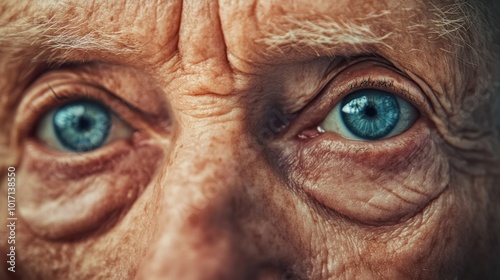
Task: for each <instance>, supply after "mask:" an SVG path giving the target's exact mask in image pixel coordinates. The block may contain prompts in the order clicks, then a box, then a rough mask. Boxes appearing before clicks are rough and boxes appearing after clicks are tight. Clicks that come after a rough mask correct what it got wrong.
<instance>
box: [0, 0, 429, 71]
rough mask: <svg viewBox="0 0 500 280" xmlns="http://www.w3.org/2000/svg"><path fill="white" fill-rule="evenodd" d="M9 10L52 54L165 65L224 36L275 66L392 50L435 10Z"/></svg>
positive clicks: (275, 4) (145, 5)
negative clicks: (70, 52)
mask: <svg viewBox="0 0 500 280" xmlns="http://www.w3.org/2000/svg"><path fill="white" fill-rule="evenodd" d="M3 6H4V7H3V8H2V10H3V11H5V13H4V15H3V16H2V18H1V20H2V25H6V26H10V27H11V30H14V29H16V28H18V29H20V30H19V31H25V32H26V35H32V36H37V35H40V37H45V38H46V40H49V42H45V43H46V46H48V47H50V45H51V44H52V45H53V46H57V48H64V47H77V48H78V47H79V48H82V49H85V48H87V49H98V48H99V47H101V48H103V49H108V50H109V49H116V50H120V52H124V51H126V50H129V51H136V52H138V53H140V55H141V56H143V57H144V58H147V59H152V60H153V59H157V60H161V59H162V58H165V57H166V58H168V57H169V56H170V55H172V53H173V52H175V50H176V48H177V47H178V43H179V41H182V40H183V39H184V38H180V36H184V37H185V38H186V40H191V43H193V44H191V45H196V44H195V43H203V45H204V47H206V45H207V43H208V42H211V41H213V39H214V37H220V39H222V40H224V42H223V44H224V48H227V51H228V52H230V53H232V54H234V55H235V56H237V57H241V58H244V59H248V60H250V61H257V62H259V61H266V62H269V57H268V56H267V57H263V53H262V52H264V51H267V52H270V53H271V54H273V55H274V53H286V54H295V55H298V54H299V53H300V54H304V53H311V54H317V55H321V54H326V55H334V54H336V53H338V52H339V51H340V49H341V48H343V49H344V51H345V49H346V48H347V47H346V45H356V46H357V47H359V48H361V47H364V45H363V44H364V43H366V44H373V45H375V44H377V43H383V44H380V45H385V47H386V48H391V45H392V44H391V40H399V39H400V38H397V37H398V34H400V33H406V31H408V30H409V29H411V28H413V29H416V28H418V26H422V22H423V21H424V22H425V20H424V19H422V16H421V14H422V13H421V12H420V11H421V10H423V9H425V8H429V7H425V5H424V4H422V3H418V2H415V1H398V2H395V1H387V2H386V1H367V0H344V1H306V0H298V1H223V2H221V3H217V2H215V1H194V0H193V1H140V2H130V1H64V2H55V1H36V2H24V3H23V2H16V1H10V2H7V3H5V4H4V5H3ZM4 29H5V27H4ZM5 30H6V31H8V30H9V29H5ZM28 31H29V32H28ZM417 31H418V30H417ZM36 32H38V33H41V34H36ZM2 33H5V32H3V30H2ZM31 33H35V34H31ZM196 33H202V34H203V35H202V36H201V37H203V39H205V40H208V41H204V42H199V41H196V40H194V41H192V39H196V38H194V37H200V35H193V34H196ZM415 33H418V32H415ZM18 35H19V33H18ZM53 35H58V36H53ZM32 39H43V38H32ZM198 39H199V38H198ZM2 43H6V42H2ZM214 43H215V42H214ZM414 43H415V42H414ZM72 45H73V46H72ZM190 47H191V48H192V47H193V46H190ZM349 47H351V46H349ZM201 53H203V52H201ZM265 54H267V53H265ZM151 57H154V58H151Z"/></svg>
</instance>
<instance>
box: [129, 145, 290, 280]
mask: <svg viewBox="0 0 500 280" xmlns="http://www.w3.org/2000/svg"><path fill="white" fill-rule="evenodd" d="M176 142H177V143H182V144H176V147H175V148H174V150H173V152H172V154H171V156H170V158H171V160H170V161H169V162H170V163H169V164H166V166H165V169H164V171H163V172H162V174H164V175H163V176H160V177H163V178H162V179H160V180H159V181H158V184H159V185H160V186H159V188H160V189H161V191H160V193H161V195H160V197H161V198H160V200H159V201H160V203H159V208H158V209H159V210H158V215H157V217H154V219H155V220H156V226H157V228H156V233H155V237H154V238H153V240H154V241H153V243H151V245H150V248H149V250H148V252H147V255H146V256H145V258H144V259H143V260H142V264H141V265H140V268H139V272H138V276H137V278H136V279H153V280H154V279H200V280H201V279H203V280H204V279H206V280H209V279H281V278H280V273H279V271H278V270H276V269H274V268H270V267H269V266H268V265H262V260H261V258H260V257H259V256H258V254H257V253H256V250H255V248H254V241H255V240H253V239H252V238H251V237H249V234H247V232H246V231H245V229H244V226H242V221H245V220H246V221H248V220H249V219H251V218H250V217H248V215H250V214H248V212H249V211H248V209H249V208H250V207H251V201H252V197H251V196H250V195H249V194H248V193H249V192H247V191H246V190H245V188H248V187H249V185H248V184H247V185H245V184H244V182H245V178H246V176H247V174H245V172H244V170H245V169H244V168H242V167H241V166H240V165H241V156H243V155H242V154H238V152H237V150H238V148H237V147H235V146H236V145H235V144H231V143H227V142H223V141H218V140H216V139H214V138H210V137H201V138H200V137H192V138H188V137H186V138H184V139H178V140H177V141H176ZM247 181H248V180H247ZM157 187H158V186H157Z"/></svg>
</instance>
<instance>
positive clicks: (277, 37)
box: [256, 10, 393, 54]
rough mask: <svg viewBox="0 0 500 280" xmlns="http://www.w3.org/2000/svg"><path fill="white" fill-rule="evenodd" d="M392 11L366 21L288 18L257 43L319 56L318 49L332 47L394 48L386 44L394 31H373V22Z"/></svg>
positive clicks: (270, 50)
mask: <svg viewBox="0 0 500 280" xmlns="http://www.w3.org/2000/svg"><path fill="white" fill-rule="evenodd" d="M390 13H391V12H390V11H389V10H386V11H382V12H380V13H378V14H369V15H367V16H365V17H363V18H358V19H356V22H355V21H353V20H340V21H338V20H334V19H332V18H331V17H328V16H324V15H321V16H320V15H315V17H316V18H315V19H314V20H308V19H307V18H306V19H301V17H300V16H299V17H298V16H297V15H285V16H283V17H281V18H280V21H279V23H276V24H273V25H272V28H271V30H273V31H271V32H267V33H265V34H264V37H263V38H261V39H257V40H256V42H258V43H263V44H264V45H266V46H267V49H268V52H271V53H273V52H284V51H285V50H286V49H290V48H293V49H298V50H302V51H304V52H312V53H316V54H319V53H320V50H319V49H318V48H320V47H321V48H322V49H325V48H329V47H334V46H338V45H343V46H350V47H354V48H359V47H361V46H362V45H364V44H366V45H370V44H371V45H374V44H379V45H383V46H385V47H387V48H389V49H392V46H390V45H389V44H387V43H386V39H387V38H389V37H390V36H391V35H392V34H393V32H392V31H388V32H385V33H384V34H383V35H377V34H375V33H374V32H373V30H372V27H371V23H370V24H368V23H363V22H369V21H373V20H375V19H377V18H380V17H383V16H386V15H388V14H390Z"/></svg>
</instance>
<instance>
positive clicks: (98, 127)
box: [36, 99, 132, 152]
mask: <svg viewBox="0 0 500 280" xmlns="http://www.w3.org/2000/svg"><path fill="white" fill-rule="evenodd" d="M131 135H132V129H131V128H130V127H128V125H127V124H125V123H124V121H122V120H121V119H120V118H119V117H118V116H117V115H116V114H115V113H114V112H112V111H111V110H110V109H109V108H107V107H106V106H105V105H103V104H101V103H99V102H97V101H94V100H85V99H84V100H76V101H73V102H69V103H67V104H64V105H62V106H58V107H57V108H55V109H53V110H51V111H50V112H48V113H46V114H45V115H44V116H43V117H42V118H41V120H40V123H39V125H38V128H37V130H36V137H37V138H38V139H39V140H41V141H42V142H43V143H45V144H46V145H47V146H49V147H52V148H54V149H57V150H61V151H68V152H90V151H92V150H95V149H98V148H100V147H102V146H104V145H106V144H108V143H111V142H113V141H115V140H118V139H126V138H128V137H130V136H131Z"/></svg>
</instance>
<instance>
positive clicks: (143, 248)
mask: <svg viewBox="0 0 500 280" xmlns="http://www.w3.org/2000/svg"><path fill="white" fill-rule="evenodd" d="M68 2H71V3H67V6H65V5H61V6H56V5H54V6H50V5H39V6H37V5H38V4H32V5H28V6H25V4H23V3H20V2H16V3H10V4H9V3H7V4H3V5H7V6H8V7H6V8H5V7H4V8H2V9H0V10H1V11H2V12H4V13H5V14H8V15H9V16H4V17H3V19H4V20H5V19H8V20H10V21H15V20H16V19H19V18H28V19H29V18H35V16H40V15H42V16H43V15H47V17H46V18H51V17H53V18H56V19H58V24H61V25H64V24H68V25H71V24H76V22H79V25H78V28H77V33H78V32H82V33H83V32H88V30H100V31H102V32H103V34H104V33H106V32H108V33H113V32H115V33H116V31H117V30H120V32H118V33H117V34H118V35H116V36H118V37H119V38H120V40H121V42H123V43H124V44H125V45H127V46H134V47H133V51H130V52H125V51H124V52H123V53H121V52H113V51H110V52H105V51H102V50H99V49H98V48H95V49H85V50H81V49H78V48H74V49H69V50H64V51H61V52H59V53H58V52H57V50H56V51H54V53H52V56H51V57H46V58H47V60H49V59H52V60H54V61H56V62H57V61H58V59H60V60H64V61H69V62H73V63H71V64H64V63H59V64H58V63H53V64H51V65H50V67H49V68H47V67H46V66H43V63H44V62H43V59H44V58H43V57H42V59H40V58H37V60H31V59H30V57H33V56H34V55H35V54H36V53H37V49H26V50H21V51H19V52H24V53H23V55H22V56H21V57H22V58H21V59H17V60H16V59H10V56H12V57H13V56H14V54H9V53H8V52H7V51H6V50H3V51H2V53H0V55H1V57H0V59H1V60H2V62H1V63H2V67H1V68H0V84H1V87H0V88H2V92H1V93H0V94H2V95H6V94H8V95H10V96H15V95H19V96H20V97H19V98H17V99H15V101H12V102H11V103H8V104H7V103H5V102H4V103H3V107H2V108H1V111H2V112H4V113H3V114H2V115H1V116H2V118H3V119H2V120H1V122H2V124H1V126H2V133H1V134H2V137H3V138H2V139H3V140H2V141H3V142H2V143H0V144H1V145H3V146H4V150H5V152H4V154H3V155H4V156H3V158H2V161H3V162H2V168H3V169H2V175H1V176H2V177H0V178H2V186H1V188H0V190H1V191H2V193H1V195H2V197H1V201H2V203H1V205H2V207H1V209H2V210H1V211H0V217H1V219H0V220H2V221H5V220H6V215H7V211H6V210H5V209H6V207H5V206H4V205H5V204H4V202H5V201H7V198H6V188H5V186H6V180H7V179H6V174H5V173H6V171H5V172H4V170H6V167H7V166H16V170H17V171H16V176H17V179H18V182H17V184H18V187H17V193H16V198H17V217H18V221H17V232H16V256H17V258H16V272H15V273H11V272H8V271H7V265H6V262H5V259H4V258H5V257H6V256H5V253H4V252H7V248H8V247H7V244H6V242H4V240H6V239H7V238H6V236H7V232H6V229H5V226H2V229H1V234H2V235H1V236H2V241H1V243H0V246H1V252H2V256H3V259H2V260H4V261H2V272H1V273H4V274H5V275H3V276H2V277H4V278H2V279H6V278H7V279H16V278H18V279H500V274H499V273H498V270H496V271H495V269H497V268H498V267H499V265H498V264H499V263H500V258H499V253H498V252H500V246H499V239H498V236H499V235H500V230H499V225H500V215H498V213H500V209H499V207H500V193H499V191H498V189H496V188H495V186H498V184H499V183H500V180H499V178H498V174H495V172H496V171H498V170H500V168H499V166H498V161H497V158H498V149H496V148H497V146H496V145H498V138H495V137H496V134H495V132H494V131H493V130H492V129H493V124H492V122H491V121H490V119H491V115H489V114H487V113H484V112H489V111H488V110H491V108H490V107H488V106H489V105H491V102H490V101H489V100H491V98H492V95H491V94H489V95H487V97H485V96H484V95H477V96H476V93H478V92H479V91H480V88H482V87H483V86H484V84H485V83H491V80H487V79H486V80H484V81H482V82H481V83H479V82H475V81H477V80H478V79H479V78H478V76H479V75H480V74H479V73H477V72H474V71H473V70H471V69H472V68H467V67H459V65H458V64H457V63H458V62H457V61H456V60H455V59H454V53H453V51H452V52H450V51H449V50H446V47H443V46H448V45H450V42H449V41H447V39H446V38H443V37H439V36H437V35H435V34H434V35H432V33H431V32H430V31H429V30H430V29H429V30H428V29H426V23H428V22H430V20H431V19H430V17H429V16H430V14H431V13H430V12H429V7H428V6H427V5H430V4H426V3H419V2H418V1H403V2H401V3H400V4H397V6H392V5H396V4H391V3H396V2H397V1H387V3H382V2H379V1H369V0H364V1H362V0H358V1H355V0H353V1H316V2H314V4H311V3H310V2H311V1H305V0H300V1H294V2H293V4H291V3H290V4H285V3H279V1H260V2H254V1H233V2H231V3H229V2H221V3H219V4H217V3H215V2H210V1H194V0H193V1H184V2H183V3H181V2H180V1H171V2H169V3H164V2H162V1H156V2H153V1H151V2H150V3H143V4H141V5H140V6H136V5H135V4H133V3H132V2H128V3H127V4H126V5H117V4H97V3H91V2H90V3H89V4H84V3H83V1H82V3H72V2H73V1H68ZM75 2H76V1H75ZM274 2H276V3H274ZM424 2H425V1H424ZM0 5H2V4H0ZM9 5H10V6H9ZM74 7H78V8H74ZM386 10H388V11H391V13H390V14H384V12H383V11H386ZM367 11H370V13H368V12H367ZM369 14H370V15H381V16H372V17H370V16H367V15H369ZM410 15H413V16H410ZM285 16H286V17H288V18H292V19H293V18H296V20H297V21H299V22H300V21H302V22H307V21H314V20H317V19H320V18H323V19H325V18H326V19H329V20H331V21H332V22H338V23H342V22H343V21H344V22H345V21H346V19H350V20H353V22H355V23H356V24H357V25H360V22H361V21H357V22H356V19H360V18H365V19H364V21H362V23H363V24H368V25H370V26H371V28H372V31H373V34H374V36H375V37H376V38H381V37H384V36H385V35H387V33H388V32H389V31H392V33H391V34H390V36H385V37H384V38H383V39H381V40H383V43H380V42H371V43H370V42H367V43H366V44H365V43H360V44H355V45H351V44H347V43H342V40H340V41H335V42H332V43H331V44H330V45H328V46H326V47H321V46H319V45H318V46H314V47H312V46H310V45H301V44H300V43H297V42H292V41H290V42H288V43H287V41H286V40H287V39H286V38H285V39H284V41H280V42H279V44H277V45H278V47H277V48H273V47H272V46H270V45H272V44H270V43H269V41H266V38H268V36H269V34H282V33H283V32H284V30H286V28H288V27H284V26H283V25H282V24H284V23H282V22H281V20H282V19H283V18H284V17H285ZM2 24H5V22H3V23H2ZM417 24H421V25H420V27H419V28H420V29H418V28H403V27H408V26H417ZM340 25H341V26H342V24H340ZM346 28H347V27H346ZM280 32H281V33H280ZM346 32H347V30H346ZM429 34H430V35H429ZM289 39H290V38H289ZM290 40H291V39H290ZM313 43H314V42H313ZM287 44H288V45H287ZM30 55H31V56H30ZM40 61H41V62H40ZM37 63H38V64H37ZM40 65H42V66H40ZM54 65H56V66H54ZM59 65H62V66H61V67H59ZM35 68H36V69H38V68H41V69H42V70H40V71H38V70H37V71H31V72H29V73H25V72H26V71H27V69H32V70H33V69H35ZM368 76H369V77H371V78H377V77H379V78H382V79H390V80H391V81H394V83H396V84H400V85H402V86H401V87H402V88H404V89H406V90H405V91H404V92H398V90H394V89H388V90H392V91H393V92H395V93H398V94H401V96H402V97H404V98H406V99H407V100H410V101H411V103H412V104H413V105H414V106H415V107H416V108H417V109H418V110H419V112H420V116H419V118H418V120H417V121H416V122H415V124H414V125H413V126H412V127H411V128H409V129H408V130H407V131H405V132H404V133H402V134H400V135H398V136H395V137H392V138H388V139H385V140H380V141H374V142H366V141H355V140H349V139H345V138H344V137H342V136H339V135H337V134H335V133H324V134H320V135H318V133H314V130H311V127H312V128H314V127H315V126H317V125H318V124H319V123H321V121H322V119H323V118H324V117H325V116H326V114H327V113H328V111H329V110H330V109H331V108H332V107H333V106H334V105H335V104H336V103H338V102H339V100H340V99H341V98H342V96H341V95H342V94H345V93H343V92H342V89H344V90H345V89H348V87H349V85H352V84H353V82H354V81H357V80H362V79H363V78H366V77H368ZM49 85H50V86H51V87H52V88H53V90H54V91H57V90H62V89H63V88H64V87H66V88H69V91H71V92H73V93H75V92H76V93H77V94H78V93H81V92H87V91H88V92H91V93H87V94H91V95H92V97H93V98H95V99H97V100H99V101H101V102H102V103H104V104H106V105H107V106H109V107H110V108H112V110H113V111H114V112H115V113H116V114H117V115H119V116H120V118H121V119H122V120H123V121H124V123H127V125H128V126H130V127H131V129H132V130H133V132H132V134H131V135H129V137H126V138H123V139H118V140H116V141H113V142H112V143H108V144H107V145H105V146H104V147H102V148H100V149H97V150H94V151H92V152H88V153H82V154H74V153H68V152H64V151H58V150H57V149H54V148H53V147H50V145H47V144H46V143H44V142H43V141H40V139H37V137H36V134H33V133H32V131H33V129H34V127H35V126H36V123H37V120H38V119H40V118H41V117H42V115H43V113H44V112H46V111H47V110H50V109H52V108H54V107H56V106H57V103H56V100H55V99H50V98H49V97H45V98H44V97H43V96H44V95H45V96H49V95H50V94H51V89H50V88H49ZM89 85H90V86H89ZM78 88H83V90H78ZM103 89H105V90H103ZM111 93H112V94H111ZM467 96H473V97H474V99H473V101H475V103H474V104H475V106H473V108H469V110H464V108H465V107H464V106H466V105H464V99H465V98H466V97H467ZM37 98H38V99H37ZM117 100H124V101H126V102H122V101H117ZM36 102H39V103H40V102H45V103H44V105H39V106H41V107H40V108H41V109H40V110H31V109H30V108H31V106H34V105H33V104H35V103H36ZM6 104H7V105H6ZM132 107H133V108H134V109H132ZM5 112H7V113H5ZM477 112H480V113H477ZM449 120H458V121H449ZM466 120H468V121H469V123H468V122H467V121H466ZM281 125H283V127H281V129H278V126H281ZM471 127H473V129H471ZM471 131H472V132H471ZM472 134H474V135H476V137H471V135H472ZM471 143H472V144H471ZM483 147H490V148H491V149H486V148H484V149H483ZM495 149H496V150H495ZM4 236H5V238H4ZM0 275H2V274H0Z"/></svg>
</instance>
